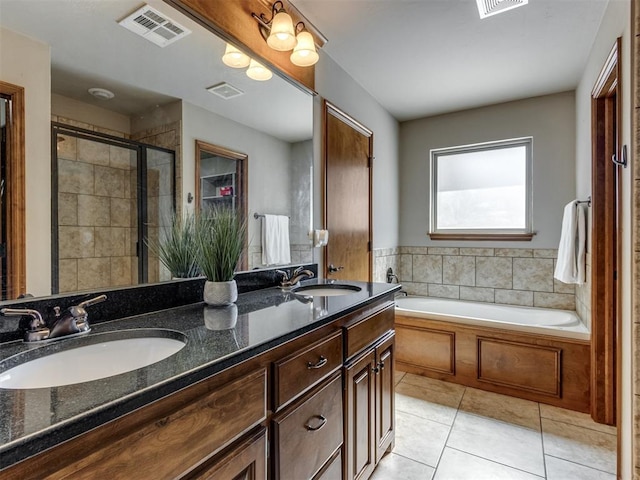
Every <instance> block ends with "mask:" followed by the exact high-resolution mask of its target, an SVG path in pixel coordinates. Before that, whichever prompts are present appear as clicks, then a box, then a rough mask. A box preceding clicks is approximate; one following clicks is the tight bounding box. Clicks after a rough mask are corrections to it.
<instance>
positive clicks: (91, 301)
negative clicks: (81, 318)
mask: <svg viewBox="0 0 640 480" xmlns="http://www.w3.org/2000/svg"><path fill="white" fill-rule="evenodd" d="M106 299H107V296H106V295H98V296H97V297H95V298H91V299H89V300H85V301H84V302H80V303H79V304H78V305H77V306H78V307H79V308H87V307H90V306H92V305H95V304H96V303H101V302H104V301H105V300H106Z"/></svg>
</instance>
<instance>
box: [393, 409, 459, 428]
mask: <svg viewBox="0 0 640 480" xmlns="http://www.w3.org/2000/svg"><path fill="white" fill-rule="evenodd" d="M396 412H401V413H403V414H405V415H410V416H412V417H415V418H419V419H420V420H426V421H427V422H432V423H437V424H438V425H442V426H444V427H449V429H451V428H453V423H451V425H449V424H448V423H442V422H439V421H437V420H432V419H430V418H426V417H421V416H420V415H416V414H415V413H411V412H407V411H405V410H398V408H396ZM454 419H455V417H454Z"/></svg>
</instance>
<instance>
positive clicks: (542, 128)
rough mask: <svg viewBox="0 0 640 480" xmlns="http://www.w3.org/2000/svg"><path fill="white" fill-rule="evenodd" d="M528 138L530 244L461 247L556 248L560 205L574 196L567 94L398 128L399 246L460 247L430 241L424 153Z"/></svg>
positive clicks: (572, 116) (570, 102)
mask: <svg viewBox="0 0 640 480" xmlns="http://www.w3.org/2000/svg"><path fill="white" fill-rule="evenodd" d="M525 136H532V137H533V228H534V231H535V232H536V235H535V237H534V238H533V240H532V241H531V242H526V243H525V244H523V243H522V242H464V245H463V246H465V247H474V246H478V247H514V248H518V247H526V248H557V247H558V242H559V240H560V226H561V224H562V211H563V208H564V205H565V204H566V203H568V202H569V201H571V200H572V199H573V198H575V196H576V193H575V101H574V93H573V92H564V93H558V94H555V95H547V96H543V97H535V98H529V99H525V100H519V101H515V102H508V103H503V104H499V105H492V106H489V107H483V108H476V109H472V110H466V111H462V112H456V113H451V114H446V115H439V116H435V117H429V118H423V119H419V120H412V121H408V122H403V123H402V124H400V169H401V173H400V185H401V189H400V210H399V212H400V213H399V216H400V245H402V246H439V247H448V246H460V245H461V244H460V242H455V241H432V240H430V239H429V237H428V236H427V232H428V229H429V185H430V178H429V151H430V149H433V148H443V147H451V146H457V145H468V144H473V143H480V142H487V141H492V140H502V139H507V138H517V137H525Z"/></svg>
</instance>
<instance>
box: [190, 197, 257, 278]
mask: <svg viewBox="0 0 640 480" xmlns="http://www.w3.org/2000/svg"><path fill="white" fill-rule="evenodd" d="M246 231H247V224H246V221H245V220H244V219H243V218H242V217H241V216H240V215H239V214H238V213H237V212H236V211H235V210H234V209H232V208H230V207H226V206H212V207H208V208H206V209H204V210H202V211H201V212H200V214H199V215H198V216H197V217H196V221H195V242H194V243H195V252H196V255H195V256H196V261H197V265H198V267H199V270H200V271H201V272H202V274H203V275H204V276H205V277H207V280H209V281H210V282H230V281H231V280H233V276H234V274H235V271H236V268H237V266H238V262H239V261H240V257H241V255H242V251H243V249H244V240H245V234H246Z"/></svg>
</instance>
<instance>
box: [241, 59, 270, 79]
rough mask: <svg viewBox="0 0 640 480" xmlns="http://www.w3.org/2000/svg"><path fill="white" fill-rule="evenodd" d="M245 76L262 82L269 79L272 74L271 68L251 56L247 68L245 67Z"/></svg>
mask: <svg viewBox="0 0 640 480" xmlns="http://www.w3.org/2000/svg"><path fill="white" fill-rule="evenodd" d="M247 76H248V77H249V78H251V79H253V80H257V81H259V82H264V81H265V80H269V79H270V78H271V77H272V76H273V74H272V73H271V70H269V69H268V68H267V67H265V66H264V65H262V64H261V63H258V62H256V61H255V60H254V59H253V58H252V59H251V63H250V64H249V68H247Z"/></svg>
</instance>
